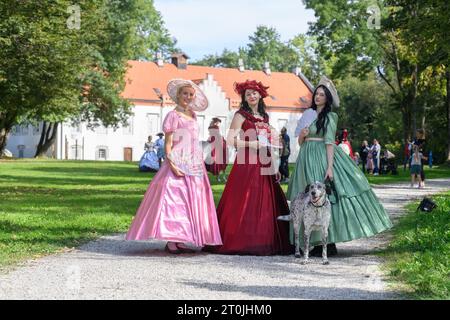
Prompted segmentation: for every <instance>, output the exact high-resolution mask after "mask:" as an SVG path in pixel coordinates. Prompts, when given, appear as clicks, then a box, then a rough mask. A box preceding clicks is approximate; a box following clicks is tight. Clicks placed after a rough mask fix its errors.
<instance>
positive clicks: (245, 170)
mask: <svg viewBox="0 0 450 320" xmlns="http://www.w3.org/2000/svg"><path fill="white" fill-rule="evenodd" d="M237 112H239V113H240V114H241V115H242V116H244V117H245V121H244V123H243V124H242V130H243V131H244V137H245V140H247V141H251V140H256V139H257V137H256V134H255V133H254V130H255V123H256V122H261V121H263V122H266V123H268V120H269V119H268V118H266V119H264V120H261V119H257V118H255V117H253V115H251V114H250V113H248V112H246V111H244V110H242V109H241V110H239V111H237ZM251 129H253V130H251ZM242 153H244V155H243V154H242ZM258 153H259V151H256V150H254V149H249V148H241V149H239V150H238V152H237V156H236V160H235V162H234V165H233V168H232V169H231V173H230V175H229V177H228V182H227V184H226V186H225V189H224V192H223V194H222V198H221V199H220V202H219V205H218V207H217V215H218V220H219V228H220V234H221V236H222V242H223V245H222V246H215V247H213V248H211V249H212V250H211V251H213V252H215V253H220V254H239V255H278V254H280V255H281V254H291V253H292V247H291V245H290V244H289V238H288V235H289V224H288V223H287V222H283V221H278V220H277V217H278V216H279V215H285V214H289V207H288V204H287V201H286V197H285V195H284V193H283V190H282V189H281V187H280V184H279V183H277V182H276V181H275V176H274V175H263V174H261V168H262V167H264V165H263V164H261V161H260V159H258ZM239 154H240V155H239ZM240 158H245V161H242V160H241V161H239V159H240ZM238 162H243V163H241V164H240V163H238ZM266 167H267V165H266Z"/></svg>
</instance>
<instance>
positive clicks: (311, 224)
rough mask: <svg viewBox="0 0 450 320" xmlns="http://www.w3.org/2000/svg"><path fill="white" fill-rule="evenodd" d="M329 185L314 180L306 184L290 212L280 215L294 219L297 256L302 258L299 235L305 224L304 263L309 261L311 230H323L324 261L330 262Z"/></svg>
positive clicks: (291, 206) (324, 262)
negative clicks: (328, 245)
mask: <svg viewBox="0 0 450 320" xmlns="http://www.w3.org/2000/svg"><path fill="white" fill-rule="evenodd" d="M330 193H331V190H330V188H329V187H327V186H326V185H325V184H324V183H322V182H318V181H316V182H314V183H312V184H309V185H308V186H306V189H305V191H304V192H301V193H299V194H298V195H297V196H296V197H295V199H294V200H293V201H292V202H291V203H290V214H289V215H286V216H280V217H279V218H278V219H279V220H283V221H292V223H293V226H294V235H295V257H296V258H300V257H301V255H300V248H299V235H300V228H301V226H303V242H304V250H303V251H304V260H303V261H302V262H301V263H302V264H306V263H308V262H309V239H310V237H311V232H312V231H315V230H319V231H321V235H322V247H323V250H322V263H323V264H329V262H328V257H327V240H328V239H327V238H328V226H329V225H330V219H331V203H330V200H329V199H328V194H330Z"/></svg>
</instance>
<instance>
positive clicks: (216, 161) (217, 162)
mask: <svg viewBox="0 0 450 320" xmlns="http://www.w3.org/2000/svg"><path fill="white" fill-rule="evenodd" d="M208 129H209V130H216V135H211V136H210V137H209V139H208V142H209V143H210V144H211V160H212V163H210V164H209V163H205V167H206V170H207V171H208V172H211V173H212V174H213V175H215V176H217V175H219V173H220V172H221V171H225V169H226V168H227V165H228V163H227V162H228V153H227V144H226V142H225V139H224V138H223V137H222V136H220V135H218V132H219V127H218V126H211V127H209V128H208ZM216 138H218V139H219V141H220V142H218V143H216ZM216 147H219V148H221V150H216ZM218 151H220V152H218Z"/></svg>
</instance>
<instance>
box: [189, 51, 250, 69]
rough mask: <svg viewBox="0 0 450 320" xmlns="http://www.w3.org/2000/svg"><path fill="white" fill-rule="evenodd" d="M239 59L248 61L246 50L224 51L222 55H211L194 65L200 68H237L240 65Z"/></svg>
mask: <svg viewBox="0 0 450 320" xmlns="http://www.w3.org/2000/svg"><path fill="white" fill-rule="evenodd" d="M239 59H243V60H244V61H245V60H246V53H245V51H244V49H239V52H233V51H230V50H228V49H224V50H223V51H222V53H221V54H220V55H218V54H209V55H206V56H204V57H203V59H201V60H198V61H196V62H194V63H193V64H194V65H198V66H209V67H220V68H236V67H237V66H238V65H239Z"/></svg>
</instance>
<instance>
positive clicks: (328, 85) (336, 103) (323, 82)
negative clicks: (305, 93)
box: [316, 76, 340, 108]
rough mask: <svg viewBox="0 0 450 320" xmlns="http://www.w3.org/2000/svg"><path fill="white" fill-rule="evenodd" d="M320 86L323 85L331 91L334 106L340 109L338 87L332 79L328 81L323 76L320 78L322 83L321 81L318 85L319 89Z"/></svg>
mask: <svg viewBox="0 0 450 320" xmlns="http://www.w3.org/2000/svg"><path fill="white" fill-rule="evenodd" d="M320 85H323V86H324V87H325V88H327V89H328V90H329V91H330V93H331V96H332V97H333V104H332V105H333V106H334V107H336V108H337V107H339V104H340V100H339V96H338V93H337V90H336V86H335V85H334V83H333V81H331V80H330V79H328V78H327V77H325V76H322V77H321V78H320V81H319V84H318V85H317V87H318V86H320ZM317 87H316V88H317Z"/></svg>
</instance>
